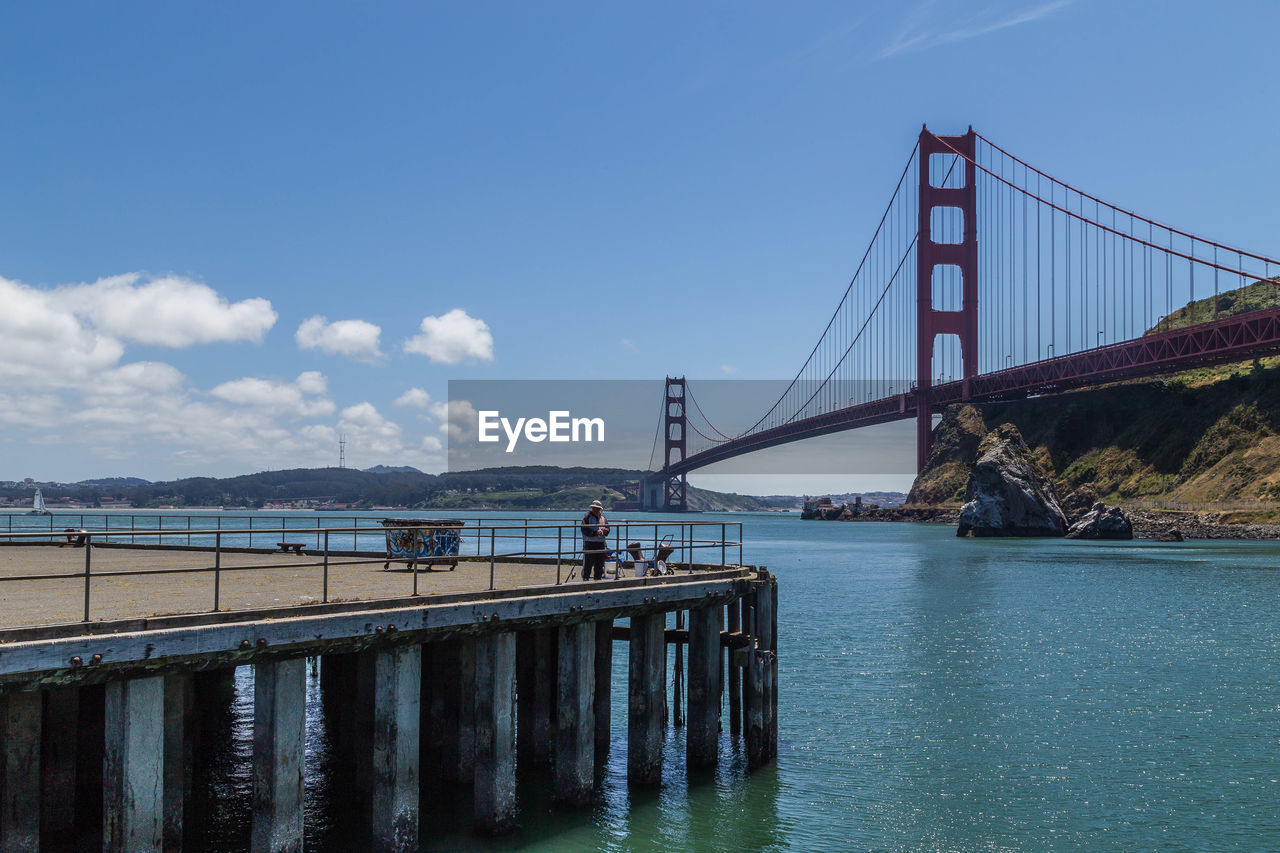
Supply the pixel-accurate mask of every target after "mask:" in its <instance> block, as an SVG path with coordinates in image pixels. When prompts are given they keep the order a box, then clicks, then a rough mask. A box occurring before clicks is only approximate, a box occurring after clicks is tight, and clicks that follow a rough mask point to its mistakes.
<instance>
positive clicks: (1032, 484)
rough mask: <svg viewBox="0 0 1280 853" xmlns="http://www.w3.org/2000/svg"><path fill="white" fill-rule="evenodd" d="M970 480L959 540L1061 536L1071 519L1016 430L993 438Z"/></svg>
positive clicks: (1003, 429)
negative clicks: (968, 538) (972, 537)
mask: <svg viewBox="0 0 1280 853" xmlns="http://www.w3.org/2000/svg"><path fill="white" fill-rule="evenodd" d="M978 450H979V454H978V461H977V462H976V463H975V464H974V466H973V471H972V473H970V474H969V485H968V486H967V487H966V488H965V492H964V499H965V504H964V507H963V508H962V509H961V510H960V525H959V527H957V528H956V535H957V536H1061V535H1063V534H1064V533H1066V531H1067V517H1066V516H1065V515H1064V514H1063V512H1062V507H1061V506H1059V505H1058V498H1057V496H1056V495H1054V493H1053V487H1052V486H1051V485H1050V484H1049V479H1048V478H1047V477H1046V476H1045V474H1044V472H1043V471H1042V470H1041V468H1040V465H1039V463H1038V462H1036V459H1035V457H1034V456H1032V454H1031V449H1030V448H1029V447H1027V443H1026V442H1025V441H1023V440H1022V434H1021V433H1020V432H1018V428H1017V427H1015V426H1014V425H1013V424H1001V425H1000V426H998V427H996V428H995V429H993V430H992V431H991V432H989V433H987V436H986V438H984V439H983V440H982V445H981V447H979V449H978Z"/></svg>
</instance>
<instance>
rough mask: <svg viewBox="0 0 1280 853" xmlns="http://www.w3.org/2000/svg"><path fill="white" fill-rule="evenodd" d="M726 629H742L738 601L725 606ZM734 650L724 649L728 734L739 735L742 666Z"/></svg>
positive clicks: (740, 607) (737, 630)
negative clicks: (736, 658)
mask: <svg viewBox="0 0 1280 853" xmlns="http://www.w3.org/2000/svg"><path fill="white" fill-rule="evenodd" d="M725 611H726V615H727V622H728V631H729V633H730V634H736V633H738V632H739V631H741V630H742V605H741V603H740V602H738V601H730V602H729V604H728V605H727V606H726V607H725ZM734 655H735V650H734V649H726V650H725V659H726V660H727V661H728V667H729V677H728V689H729V735H730V736H731V737H739V736H740V735H741V734H742V667H740V666H739V665H738V663H737V661H736V660H735V659H734Z"/></svg>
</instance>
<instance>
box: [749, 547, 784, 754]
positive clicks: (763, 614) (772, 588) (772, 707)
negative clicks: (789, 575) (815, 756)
mask: <svg viewBox="0 0 1280 853" xmlns="http://www.w3.org/2000/svg"><path fill="white" fill-rule="evenodd" d="M777 595H778V585H777V581H776V579H775V578H773V576H772V575H769V574H767V573H765V572H761V583H758V584H757V585H756V587H755V590H754V592H753V593H752V595H751V599H752V605H751V624H752V626H753V627H752V633H753V634H754V636H755V644H754V647H753V648H748V649H747V655H746V661H745V663H744V667H743V674H744V680H745V684H744V687H743V689H744V696H743V700H744V702H743V704H744V705H745V707H746V724H745V726H744V728H745V730H746V741H747V766H748V767H749V768H751V769H755V768H758V767H761V766H763V765H764V764H767V763H768V762H770V761H772V760H773V759H774V757H776V755H777V748H778V726H777V680H778V649H777Z"/></svg>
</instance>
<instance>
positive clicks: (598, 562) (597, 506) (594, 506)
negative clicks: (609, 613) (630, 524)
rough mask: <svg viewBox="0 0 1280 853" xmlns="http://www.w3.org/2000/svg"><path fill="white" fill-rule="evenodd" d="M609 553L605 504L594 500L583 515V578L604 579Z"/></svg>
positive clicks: (586, 579)
mask: <svg viewBox="0 0 1280 853" xmlns="http://www.w3.org/2000/svg"><path fill="white" fill-rule="evenodd" d="M608 553H609V522H608V521H607V520H606V519H605V517H604V506H602V505H601V503H600V501H592V502H591V506H590V508H588V509H587V514H586V515H584V516H583V517H582V579H583V580H584V581H590V580H596V581H598V580H603V579H604V558H605V555H606V554H608Z"/></svg>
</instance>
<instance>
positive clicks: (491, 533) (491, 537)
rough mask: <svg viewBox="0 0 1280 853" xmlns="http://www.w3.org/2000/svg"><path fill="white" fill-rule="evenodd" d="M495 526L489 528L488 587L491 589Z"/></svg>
mask: <svg viewBox="0 0 1280 853" xmlns="http://www.w3.org/2000/svg"><path fill="white" fill-rule="evenodd" d="M495 530H497V528H496V527H490V528H489V589H493V552H494V531H495Z"/></svg>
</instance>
